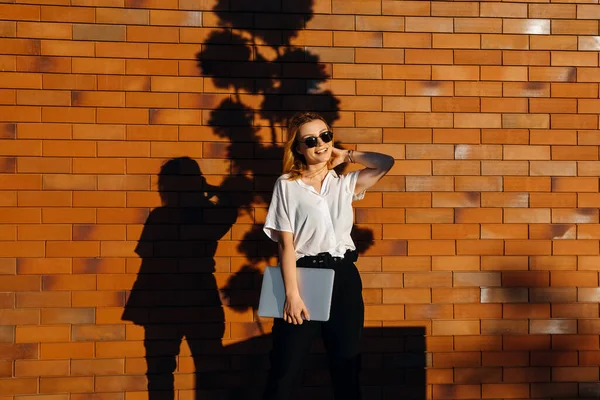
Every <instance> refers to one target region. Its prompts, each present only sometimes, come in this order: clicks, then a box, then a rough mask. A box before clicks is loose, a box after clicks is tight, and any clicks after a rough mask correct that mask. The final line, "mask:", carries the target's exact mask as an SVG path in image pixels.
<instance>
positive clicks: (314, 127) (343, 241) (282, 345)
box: [264, 112, 394, 400]
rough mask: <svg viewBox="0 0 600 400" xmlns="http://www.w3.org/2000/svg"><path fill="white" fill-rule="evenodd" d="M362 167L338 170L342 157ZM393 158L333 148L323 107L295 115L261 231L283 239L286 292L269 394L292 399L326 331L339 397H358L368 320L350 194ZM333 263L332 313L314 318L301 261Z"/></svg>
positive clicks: (359, 193)
mask: <svg viewBox="0 0 600 400" xmlns="http://www.w3.org/2000/svg"><path fill="white" fill-rule="evenodd" d="M344 162H350V163H354V162H356V163H360V164H362V165H364V166H365V168H364V169H361V170H359V171H354V172H350V173H348V174H345V175H338V174H337V173H336V172H335V171H334V170H333V168H334V167H336V166H338V165H339V164H341V163H344ZM393 165H394V159H393V158H392V157H390V156H388V155H385V154H380V153H374V152H359V151H348V150H341V149H337V148H335V147H333V133H332V131H331V129H330V128H329V126H328V125H327V123H326V122H325V120H324V119H323V117H321V116H320V115H319V114H316V113H311V112H305V113H301V114H297V115H295V116H294V117H293V118H292V120H291V121H290V124H289V127H288V142H287V143H286V145H285V148H284V154H283V173H284V174H283V175H282V176H280V177H279V179H278V180H277V182H276V183H275V188H274V191H273V197H272V199H271V203H270V205H269V210H268V214H267V218H266V222H265V225H264V231H265V233H266V234H267V236H269V237H270V238H271V239H272V240H274V241H276V242H277V243H278V248H279V265H280V268H281V272H282V275H283V281H284V285H285V291H286V301H285V305H284V311H283V318H276V319H275V321H274V326H273V349H272V351H271V370H270V372H269V377H268V382H267V387H266V388H265V393H264V399H269V400H271V399H281V400H289V399H291V398H292V393H293V390H294V389H295V388H296V385H297V383H298V382H297V381H298V379H299V377H300V373H301V371H302V366H303V361H304V357H305V355H306V354H307V353H308V351H309V348H310V346H311V343H312V341H313V339H314V338H315V337H316V336H317V335H319V334H321V336H322V338H323V343H324V345H325V348H326V351H327V355H328V358H329V364H330V373H331V379H332V383H333V391H334V394H335V398H336V399H337V400H342V399H343V400H353V399H360V398H361V390H360V383H359V373H360V340H361V335H362V329H363V323H364V304H363V299H362V282H361V278H360V275H359V273H358V270H357V269H356V266H355V265H354V262H355V261H356V260H357V253H356V246H355V244H354V242H353V241H352V238H351V237H350V231H351V230H352V225H353V210H352V201H353V200H359V199H362V198H363V197H364V193H365V191H366V190H367V189H368V188H370V187H371V186H373V185H374V184H375V183H376V182H377V181H378V180H379V179H381V177H383V176H384V175H385V174H386V173H387V172H388V171H389V170H390V168H392V166H393ZM315 265H319V266H321V267H324V268H332V269H334V270H335V279H334V285H333V298H332V304H331V312H330V318H329V320H328V321H327V322H316V321H310V315H309V313H308V310H307V309H306V306H305V305H304V302H303V299H302V298H301V297H300V295H299V292H298V285H297V281H296V267H297V266H298V267H304V266H306V267H308V266H310V267H314V266H315Z"/></svg>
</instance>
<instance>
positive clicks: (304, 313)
mask: <svg viewBox="0 0 600 400" xmlns="http://www.w3.org/2000/svg"><path fill="white" fill-rule="evenodd" d="M302 316H303V317H304V319H305V320H307V321H310V314H309V313H308V308H306V306H304V308H303V309H302Z"/></svg>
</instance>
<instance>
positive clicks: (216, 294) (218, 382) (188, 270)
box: [122, 157, 425, 400]
mask: <svg viewBox="0 0 600 400" xmlns="http://www.w3.org/2000/svg"><path fill="white" fill-rule="evenodd" d="M158 186H159V191H160V195H161V199H162V201H163V206H161V207H158V208H156V209H154V210H153V211H152V213H151V214H150V216H149V217H148V219H147V221H146V224H145V226H144V230H143V232H142V235H141V237H140V240H139V242H138V246H137V247H136V252H137V254H138V255H139V256H140V257H141V258H142V264H141V267H140V270H139V273H138V278H137V280H136V282H135V283H134V285H133V288H132V290H131V293H130V296H129V298H128V301H127V304H126V306H125V311H124V313H123V316H122V319H123V320H126V321H132V322H133V323H135V324H137V325H141V326H143V327H144V332H145V338H144V346H145V349H146V354H145V357H146V362H147V380H148V392H149V399H150V400H159V399H160V400H164V399H174V398H176V397H175V393H176V389H179V388H180V386H178V385H177V383H176V381H177V379H176V377H177V375H178V374H179V373H193V372H195V383H194V387H195V388H196V394H195V398H196V399H198V400H199V399H228V400H242V399H244V400H246V399H259V398H260V395H261V394H262V387H263V386H264V381H265V378H266V373H267V369H268V366H269V361H268V352H269V350H270V346H271V338H270V335H269V334H264V332H263V330H262V328H261V326H260V321H258V320H257V319H255V322H253V323H249V324H246V325H253V324H255V325H256V329H255V330H254V331H256V332H258V333H257V334H256V336H255V337H252V338H250V339H247V340H243V341H239V342H235V343H233V344H230V345H226V346H223V345H222V341H221V339H222V338H223V335H224V332H225V317H224V312H223V306H222V304H221V299H222V298H223V299H224V300H225V301H226V302H227V303H228V305H230V306H231V308H232V309H233V310H234V312H239V313H244V312H247V311H248V310H252V314H254V311H255V310H256V308H257V303H258V294H259V291H260V282H261V275H262V273H261V270H260V269H259V267H257V266H256V265H253V264H252V263H251V262H250V263H249V264H248V265H245V266H244V267H243V268H241V269H240V270H239V271H238V272H237V273H235V274H233V275H232V277H231V279H230V280H229V281H228V282H227V284H226V287H225V289H224V290H219V288H218V286H217V280H216V278H215V275H214V273H215V271H224V272H227V271H228V270H229V266H228V265H225V266H221V265H218V263H217V262H216V261H215V258H214V255H215V251H216V248H217V241H218V240H220V239H221V238H223V236H224V235H225V234H226V233H227V232H228V231H229V230H230V228H231V226H232V224H233V223H234V222H235V219H236V216H237V211H238V209H237V208H235V207H233V208H232V207H230V204H231V203H230V202H229V201H231V199H230V198H229V196H230V195H228V193H229V192H226V191H225V192H221V191H220V189H221V188H219V187H214V186H211V185H209V184H208V183H207V182H206V180H205V179H204V177H203V175H202V173H201V170H200V168H199V166H198V164H197V162H196V161H195V160H192V159H190V158H187V157H182V158H176V159H172V160H169V161H168V162H166V163H165V164H164V165H163V167H162V169H161V171H160V174H159V179H158ZM219 200H223V201H224V202H225V204H228V205H229V206H221V205H220V201H219ZM242 243H243V244H242V245H240V247H241V248H242V249H244V248H248V244H247V243H246V242H242ZM255 244H256V243H255ZM271 256H273V254H271V255H269V257H271ZM246 260H251V258H250V256H249V255H248V256H247V257H246ZM224 293H225V294H224ZM236 326H238V327H243V326H244V324H236ZM228 334H229V335H231V332H229V333H228ZM183 339H186V341H187V343H188V346H189V350H190V352H191V354H190V355H191V357H189V358H187V357H186V358H183V359H189V360H191V361H192V364H191V365H187V364H186V363H182V362H181V360H182V358H180V357H179V355H180V352H181V345H182V342H183ZM363 351H364V358H363V368H364V373H363V383H364V386H365V399H384V398H387V397H388V396H396V395H400V394H402V396H403V398H407V399H415V400H422V399H424V398H425V329H424V328H422V327H404V328H367V329H365V338H364V343H363ZM178 361H179V362H178ZM297 393H298V396H299V397H298V398H304V397H306V396H311V397H312V398H314V399H321V398H322V399H328V398H330V397H331V393H330V391H329V375H328V370H327V361H326V358H325V356H324V354H323V345H322V343H321V341H319V340H317V341H316V342H315V344H314V347H313V349H312V351H311V354H310V355H309V357H308V359H307V364H306V368H305V371H304V377H303V380H302V386H301V387H300V388H299V390H298V392H297ZM180 398H181V396H180Z"/></svg>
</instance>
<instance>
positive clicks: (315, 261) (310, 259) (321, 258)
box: [296, 250, 358, 268]
mask: <svg viewBox="0 0 600 400" xmlns="http://www.w3.org/2000/svg"><path fill="white" fill-rule="evenodd" d="M356 260H358V253H357V252H356V250H348V251H346V254H344V257H336V256H332V255H331V254H330V253H319V254H317V255H316V256H304V257H302V258H299V259H298V261H296V266H298V267H304V268H307V267H309V268H335V267H336V266H337V265H340V264H344V263H350V262H354V261H356Z"/></svg>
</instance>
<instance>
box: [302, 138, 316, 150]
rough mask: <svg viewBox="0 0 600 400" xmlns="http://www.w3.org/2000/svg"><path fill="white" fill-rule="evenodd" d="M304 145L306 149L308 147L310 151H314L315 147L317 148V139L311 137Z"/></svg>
mask: <svg viewBox="0 0 600 400" xmlns="http://www.w3.org/2000/svg"><path fill="white" fill-rule="evenodd" d="M304 144H305V145H306V147H308V148H309V149H312V148H313V147H316V146H317V138H316V137H314V136H309V137H307V138H306V139H304Z"/></svg>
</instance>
